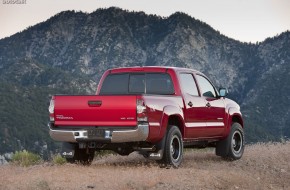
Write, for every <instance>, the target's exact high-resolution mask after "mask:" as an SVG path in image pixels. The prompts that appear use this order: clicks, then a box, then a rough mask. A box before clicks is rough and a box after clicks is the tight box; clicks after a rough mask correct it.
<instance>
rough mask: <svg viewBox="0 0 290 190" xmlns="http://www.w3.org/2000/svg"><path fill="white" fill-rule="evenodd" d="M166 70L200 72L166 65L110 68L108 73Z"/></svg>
mask: <svg viewBox="0 0 290 190" xmlns="http://www.w3.org/2000/svg"><path fill="white" fill-rule="evenodd" d="M167 70H172V71H175V72H180V71H191V72H194V73H200V72H199V71H197V70H194V69H189V68H182V67H168V66H144V67H143V66H141V67H139V66H137V67H121V68H115V69H110V70H109V72H110V73H124V72H166V71H167Z"/></svg>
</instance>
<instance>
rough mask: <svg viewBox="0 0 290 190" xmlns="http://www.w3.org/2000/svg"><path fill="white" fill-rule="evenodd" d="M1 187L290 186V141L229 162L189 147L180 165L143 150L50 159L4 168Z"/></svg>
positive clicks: (259, 146)
mask: <svg viewBox="0 0 290 190" xmlns="http://www.w3.org/2000/svg"><path fill="white" fill-rule="evenodd" d="M0 174H1V175H0V189H13V190H14V189H24V190H25V189H44V190H48V189H106V190H109V189H124V190H125V189H140V190H142V189H290V142H287V143H284V144H273V143H271V144H255V145H251V146H247V147H246V149H245V154H244V156H243V158H242V159H241V160H238V161H234V162H229V161H224V160H223V159H221V158H219V157H217V156H215V155H214V150H213V149H206V150H204V151H200V150H198V151H197V150H189V151H186V153H185V155H184V161H183V164H182V166H181V167H180V168H179V169H165V168H159V167H158V165H157V164H155V162H154V161H150V160H146V159H144V158H143V157H142V156H140V155H138V154H131V155H130V156H129V157H122V156H116V155H109V156H106V157H103V158H97V159H96V160H95V161H94V162H93V164H92V165H91V166H81V165H72V164H65V165H61V166H56V165H52V164H49V163H46V164H42V165H37V166H30V167H27V168H24V167H19V166H15V165H14V166H13V165H8V166H1V167H0Z"/></svg>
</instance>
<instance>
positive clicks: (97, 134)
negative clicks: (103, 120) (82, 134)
mask: <svg viewBox="0 0 290 190" xmlns="http://www.w3.org/2000/svg"><path fill="white" fill-rule="evenodd" d="M104 137H105V130H104V129H98V128H92V129H88V138H104Z"/></svg>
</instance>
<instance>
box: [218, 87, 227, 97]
mask: <svg viewBox="0 0 290 190" xmlns="http://www.w3.org/2000/svg"><path fill="white" fill-rule="evenodd" d="M219 94H220V97H225V96H227V95H228V89H226V88H220V89H219Z"/></svg>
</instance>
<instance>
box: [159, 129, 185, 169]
mask: <svg viewBox="0 0 290 190" xmlns="http://www.w3.org/2000/svg"><path fill="white" fill-rule="evenodd" d="M182 158H183V141H182V135H181V133H180V130H179V129H178V127H176V126H169V128H168V131H167V136H166V140H165V146H164V154H163V158H162V160H160V161H159V163H162V164H165V165H166V166H173V167H175V168H177V167H178V166H179V165H180V164H181V161H182Z"/></svg>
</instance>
